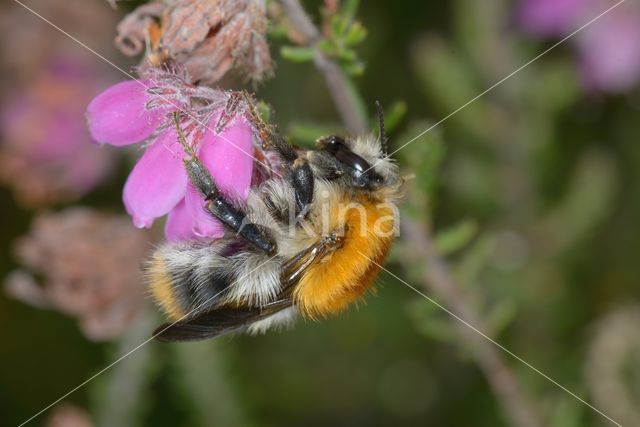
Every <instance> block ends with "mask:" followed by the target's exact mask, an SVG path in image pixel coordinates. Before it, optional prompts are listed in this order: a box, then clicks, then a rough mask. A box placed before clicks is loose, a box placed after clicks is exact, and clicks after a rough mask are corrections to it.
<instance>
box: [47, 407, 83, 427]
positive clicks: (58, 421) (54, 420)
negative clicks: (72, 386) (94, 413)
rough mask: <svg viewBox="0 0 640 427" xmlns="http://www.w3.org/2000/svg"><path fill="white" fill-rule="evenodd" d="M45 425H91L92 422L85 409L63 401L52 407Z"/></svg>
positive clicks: (68, 426)
mask: <svg viewBox="0 0 640 427" xmlns="http://www.w3.org/2000/svg"><path fill="white" fill-rule="evenodd" d="M46 425H47V427H92V426H93V425H94V424H93V422H92V421H91V417H89V414H88V413H87V411H85V410H84V409H81V408H79V407H77V406H74V405H70V404H68V403H64V404H62V405H59V406H56V407H55V408H54V409H53V412H52V413H51V415H50V416H49V419H48V420H47V424H46Z"/></svg>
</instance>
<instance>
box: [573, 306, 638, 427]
mask: <svg viewBox="0 0 640 427" xmlns="http://www.w3.org/2000/svg"><path fill="white" fill-rule="evenodd" d="M638 324H640V306H638V305H630V306H622V307H618V308H617V309H616V310H614V311H612V312H611V313H608V314H606V315H605V316H603V317H602V318H601V319H599V320H598V322H597V323H596V325H595V328H594V332H595V333H594V337H593V338H592V340H591V343H590V345H589V349H588V354H587V358H586V363H585V375H586V379H587V385H588V386H589V389H590V391H591V395H592V397H593V400H594V402H595V403H594V405H596V406H597V407H598V408H600V409H602V410H603V411H604V412H606V413H607V414H608V415H609V416H611V417H612V418H613V419H615V420H616V421H617V422H619V423H621V425H625V426H637V425H640V406H638V390H640V388H639V387H640V382H639V381H638V379H639V378H640V330H638Z"/></svg>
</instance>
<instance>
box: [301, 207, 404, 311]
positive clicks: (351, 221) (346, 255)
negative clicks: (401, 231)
mask: <svg viewBox="0 0 640 427" xmlns="http://www.w3.org/2000/svg"><path fill="white" fill-rule="evenodd" d="M347 205H348V203H347V204H337V205H336V206H335V207H332V208H331V211H330V214H329V215H330V218H329V220H330V222H331V224H332V229H338V228H341V227H344V229H345V235H344V244H343V246H342V247H341V248H339V249H337V250H335V251H334V252H332V253H331V254H330V255H328V256H327V257H325V258H324V259H323V260H322V261H320V262H318V263H317V264H314V265H312V266H310V267H309V268H308V270H307V271H306V272H305V274H304V275H303V276H302V277H301V279H300V282H299V284H298V286H296V289H295V290H294V294H293V296H294V300H295V302H296V304H297V306H298V308H299V309H300V312H301V313H303V314H304V315H306V316H307V317H311V318H316V317H319V316H326V315H329V314H332V313H335V312H338V311H341V310H344V309H345V308H346V307H347V306H348V305H349V304H350V303H352V302H354V301H356V300H358V299H359V298H360V297H362V295H363V294H364V293H365V292H366V291H367V290H368V289H369V288H371V287H372V286H373V283H374V280H375V278H376V276H377V275H378V272H379V270H380V265H381V264H382V263H383V262H384V259H385V257H386V255H387V253H388V252H389V249H390V247H391V243H392V242H393V239H394V230H395V217H394V212H393V211H392V210H391V209H390V208H389V207H388V206H387V205H376V204H375V203H374V202H372V201H366V200H365V201H360V203H358V204H354V205H353V207H352V208H351V209H346V211H345V208H343V207H344V206H347ZM341 206H342V207H341Z"/></svg>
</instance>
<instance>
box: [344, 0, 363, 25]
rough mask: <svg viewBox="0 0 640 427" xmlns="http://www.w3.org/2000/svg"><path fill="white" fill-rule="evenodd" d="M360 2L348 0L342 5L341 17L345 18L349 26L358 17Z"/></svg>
mask: <svg viewBox="0 0 640 427" xmlns="http://www.w3.org/2000/svg"><path fill="white" fill-rule="evenodd" d="M359 3H360V1H359V0H346V1H345V2H344V3H343V5H342V10H341V11H340V15H342V17H343V18H344V20H345V21H346V22H347V24H348V23H349V22H351V21H353V18H354V17H355V16H356V12H357V11H358V5H359Z"/></svg>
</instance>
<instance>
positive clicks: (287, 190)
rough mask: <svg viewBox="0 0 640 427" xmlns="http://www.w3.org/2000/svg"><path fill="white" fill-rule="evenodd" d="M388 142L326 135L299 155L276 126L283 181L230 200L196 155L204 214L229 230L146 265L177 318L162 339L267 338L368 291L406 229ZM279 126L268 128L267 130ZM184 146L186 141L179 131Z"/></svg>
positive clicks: (273, 143)
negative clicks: (259, 334) (400, 220)
mask: <svg viewBox="0 0 640 427" xmlns="http://www.w3.org/2000/svg"><path fill="white" fill-rule="evenodd" d="M376 105H377V107H378V112H379V118H380V135H379V137H377V138H376V137H373V136H366V137H357V138H346V139H345V138H341V137H339V136H335V135H334V136H328V137H323V138H320V139H319V140H318V141H317V148H316V149H312V150H302V149H299V148H297V147H294V146H293V145H290V144H288V143H287V142H286V141H284V139H283V138H282V137H280V136H279V135H277V131H273V132H271V131H270V130H269V131H266V130H265V128H264V127H262V128H261V130H260V131H259V132H258V133H259V134H263V136H264V135H267V136H266V137H265V139H268V140H269V142H268V143H267V146H268V148H269V149H270V150H273V152H275V153H276V154H277V156H278V157H279V158H280V160H281V163H282V171H283V173H282V174H281V176H273V177H271V178H269V179H268V180H266V181H265V182H263V183H262V184H260V185H259V186H257V187H255V188H253V189H252V190H251V191H250V193H249V196H248V197H247V199H246V201H245V202H243V203H238V202H237V201H234V200H229V198H228V197H225V195H224V194H222V193H221V192H220V190H219V189H218V188H217V187H216V184H215V182H214V180H213V178H212V177H211V175H210V174H209V172H208V171H207V170H206V168H205V167H204V165H203V164H202V163H201V161H200V160H199V159H198V158H197V156H196V155H195V154H194V153H193V152H191V151H189V149H188V148H186V149H185V150H186V151H187V154H189V155H188V156H187V158H185V160H184V164H185V168H186V171H187V174H188V176H189V179H190V181H191V182H192V183H193V185H194V187H195V188H196V189H198V191H199V192H200V194H201V195H202V197H203V198H204V200H205V209H206V210H207V212H208V213H209V214H210V215H212V216H213V217H215V218H217V219H218V220H219V221H221V222H222V223H223V224H224V225H225V226H226V230H227V232H226V233H225V235H224V236H223V237H222V238H220V239H217V240H214V241H190V242H180V243H165V244H164V245H162V246H160V247H158V248H157V249H156V250H155V252H154V253H153V255H152V256H151V258H150V260H149V262H148V264H147V266H146V268H145V270H146V277H147V281H148V286H149V290H150V293H151V295H152V297H153V299H154V300H155V301H156V303H157V305H159V306H160V308H161V309H162V310H163V311H164V312H165V313H166V314H167V316H168V317H169V318H170V319H171V320H172V323H167V324H165V325H162V326H160V327H159V328H158V329H157V330H156V332H155V333H154V337H155V338H156V339H157V340H160V341H191V340H201V339H207V338H213V337H216V336H220V335H224V334H228V333H234V332H249V333H256V332H262V331H265V330H266V329H268V328H270V327H272V326H281V325H286V324H289V323H291V322H292V321H293V320H294V319H295V318H296V317H298V316H302V317H304V318H310V319H317V318H321V317H325V316H328V315H331V314H334V313H337V312H340V311H342V310H344V309H345V308H346V307H347V306H348V305H349V304H350V303H353V302H355V301H357V300H359V299H360V298H361V297H362V296H363V295H364V294H365V293H366V291H367V290H369V289H371V288H372V287H373V284H374V280H375V278H376V276H377V274H378V272H379V268H380V265H381V264H382V263H383V261H384V259H385V257H386V255H387V253H388V251H389V249H390V247H391V244H392V242H393V240H394V238H395V235H396V231H397V223H398V210H397V204H398V202H399V201H400V199H401V187H402V178H401V177H400V176H399V171H398V167H397V165H396V164H395V163H394V162H393V161H392V160H391V159H390V158H389V157H388V156H387V153H386V140H385V135H384V119H383V116H382V111H381V109H380V107H379V104H376ZM266 129H271V128H268V127H267V128H266ZM178 133H179V135H180V138H181V142H182V144H183V146H184V147H186V143H185V141H184V135H183V134H182V132H181V129H180V127H179V125H178Z"/></svg>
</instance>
